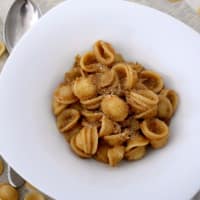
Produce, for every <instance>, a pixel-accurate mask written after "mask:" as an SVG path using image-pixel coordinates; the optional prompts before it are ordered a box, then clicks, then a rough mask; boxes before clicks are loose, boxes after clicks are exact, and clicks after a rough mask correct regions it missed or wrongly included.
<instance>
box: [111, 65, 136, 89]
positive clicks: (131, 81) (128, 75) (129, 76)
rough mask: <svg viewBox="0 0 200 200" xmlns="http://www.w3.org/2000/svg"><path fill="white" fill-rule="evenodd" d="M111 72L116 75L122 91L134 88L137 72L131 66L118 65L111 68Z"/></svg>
mask: <svg viewBox="0 0 200 200" xmlns="http://www.w3.org/2000/svg"><path fill="white" fill-rule="evenodd" d="M112 70H113V71H115V72H116V74H117V75H118V78H119V80H120V81H121V84H122V86H123V88H124V89H131V88H133V87H134V86H135V84H136V81H137V79H138V77H137V72H136V71H135V70H133V69H132V67H131V66H129V65H128V64H126V63H118V64H116V65H114V66H113V67H112Z"/></svg>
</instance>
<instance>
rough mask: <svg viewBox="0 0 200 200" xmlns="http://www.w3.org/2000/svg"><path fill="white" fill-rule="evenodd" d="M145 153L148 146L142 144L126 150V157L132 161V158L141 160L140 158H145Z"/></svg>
mask: <svg viewBox="0 0 200 200" xmlns="http://www.w3.org/2000/svg"><path fill="white" fill-rule="evenodd" d="M145 154H146V146H140V147H136V148H133V149H131V150H130V151H128V152H126V153H125V155H124V157H125V158H126V159H127V160H130V161H131V160H139V159H141V158H143V157H144V155H145Z"/></svg>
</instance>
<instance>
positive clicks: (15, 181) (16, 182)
mask: <svg viewBox="0 0 200 200" xmlns="http://www.w3.org/2000/svg"><path fill="white" fill-rule="evenodd" d="M8 182H9V184H10V185H12V186H13V187H15V188H19V187H21V186H23V185H24V183H25V181H24V179H23V178H22V177H21V176H20V175H19V174H17V172H15V171H14V170H13V169H12V168H11V167H10V166H8Z"/></svg>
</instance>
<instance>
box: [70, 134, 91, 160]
mask: <svg viewBox="0 0 200 200" xmlns="http://www.w3.org/2000/svg"><path fill="white" fill-rule="evenodd" d="M70 146H71V148H72V150H73V151H74V152H75V153H76V154H77V155H78V156H80V157H82V158H90V157H91V156H92V155H90V154H87V153H85V152H84V151H82V150H81V149H79V148H78V147H77V145H76V136H73V137H72V138H71V139H70Z"/></svg>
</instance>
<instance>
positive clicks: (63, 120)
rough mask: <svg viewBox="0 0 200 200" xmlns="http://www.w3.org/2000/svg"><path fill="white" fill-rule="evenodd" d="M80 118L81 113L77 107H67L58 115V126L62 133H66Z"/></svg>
mask: <svg viewBox="0 0 200 200" xmlns="http://www.w3.org/2000/svg"><path fill="white" fill-rule="evenodd" d="M79 118H80V113H79V112H78V111H77V110H75V109H71V108H69V109H66V110H64V111H63V112H62V113H60V114H59V115H58V116H57V122H56V123H57V127H58V129H59V130H60V132H61V133H64V132H66V131H68V130H70V129H71V128H73V127H74V125H75V124H76V123H77V121H78V120H79Z"/></svg>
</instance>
